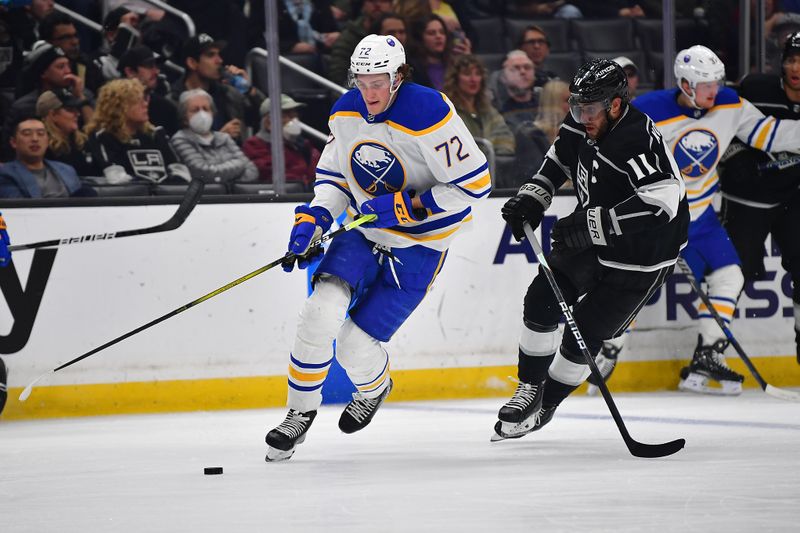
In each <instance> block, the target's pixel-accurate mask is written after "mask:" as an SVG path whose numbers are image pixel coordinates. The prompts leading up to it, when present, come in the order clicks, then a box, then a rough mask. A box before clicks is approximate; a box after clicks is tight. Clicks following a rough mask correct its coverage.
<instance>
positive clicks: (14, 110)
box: [0, 41, 93, 160]
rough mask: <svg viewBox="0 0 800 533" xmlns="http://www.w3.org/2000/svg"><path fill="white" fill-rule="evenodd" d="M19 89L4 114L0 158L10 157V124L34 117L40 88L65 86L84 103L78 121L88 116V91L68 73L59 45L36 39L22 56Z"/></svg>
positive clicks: (83, 120)
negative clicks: (17, 94) (22, 118)
mask: <svg viewBox="0 0 800 533" xmlns="http://www.w3.org/2000/svg"><path fill="white" fill-rule="evenodd" d="M20 89H22V90H23V91H25V92H24V95H23V96H21V97H19V98H17V99H16V100H15V101H14V103H13V104H12V105H11V108H10V110H9V111H8V113H6V116H5V117H4V123H3V131H2V139H3V142H2V148H0V157H2V159H3V160H7V159H10V158H11V157H13V154H11V152H10V151H9V146H8V142H7V140H8V137H9V135H10V133H11V129H10V128H11V124H12V123H16V121H17V120H18V119H19V118H21V117H33V116H36V101H37V100H38V98H39V95H40V94H42V93H43V92H44V91H52V90H57V89H69V90H70V92H71V93H72V94H73V95H74V96H75V97H76V98H78V99H79V100H82V101H84V102H85V104H84V105H83V106H82V107H81V119H82V122H86V121H88V119H89V118H91V115H92V112H93V111H92V107H91V103H90V102H91V96H92V95H91V93H90V92H89V91H88V90H85V89H84V88H83V80H81V79H80V78H79V77H78V76H76V75H74V74H73V73H72V69H71V68H70V66H69V59H67V57H66V56H65V55H64V51H63V50H61V48H58V47H56V46H53V45H51V44H49V43H46V42H44V41H39V42H38V43H37V45H36V47H35V48H34V50H33V51H32V52H31V53H29V54H28V56H27V57H26V58H25V69H24V71H23V80H22V83H21V85H20Z"/></svg>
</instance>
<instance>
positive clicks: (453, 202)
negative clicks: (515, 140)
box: [311, 83, 492, 251]
mask: <svg viewBox="0 0 800 533" xmlns="http://www.w3.org/2000/svg"><path fill="white" fill-rule="evenodd" d="M328 124H329V126H330V130H331V135H330V137H329V138H328V144H327V145H326V146H325V149H324V150H323V151H322V156H321V157H320V160H319V163H318V164H317V177H316V182H315V184H314V200H313V201H312V202H311V205H312V206H322V207H325V208H326V209H328V210H329V211H330V212H331V214H332V215H334V216H335V217H338V216H339V214H341V213H342V212H343V211H345V210H346V211H347V215H348V220H350V219H352V218H353V217H355V216H356V215H357V214H358V213H360V212H361V211H360V206H361V204H363V203H364V202H366V201H367V200H370V199H372V198H375V197H376V196H380V195H382V194H394V193H395V192H398V191H401V190H406V191H409V190H413V191H415V193H416V195H417V196H420V197H421V198H422V201H423V204H424V205H425V206H426V208H427V211H428V217H427V218H426V219H425V220H423V221H420V222H411V223H407V224H402V225H398V226H394V227H391V228H381V229H377V228H362V227H359V228H357V229H358V231H361V232H362V233H363V234H364V235H365V236H366V237H367V238H368V239H369V240H371V241H373V242H375V243H377V244H380V245H383V246H387V247H398V248H405V247H409V246H414V245H423V246H426V247H429V248H432V249H435V250H438V251H444V250H446V249H447V248H448V246H449V245H450V242H451V241H452V239H453V237H454V234H455V233H456V232H457V231H458V230H459V229H460V228H461V227H462V226H464V225H466V224H468V223H469V222H471V220H472V214H471V207H470V205H471V204H472V203H474V202H476V201H478V200H480V199H481V198H485V197H486V196H488V195H489V192H490V191H491V189H492V182H491V176H490V175H489V168H488V165H487V163H486V157H485V156H484V155H483V152H481V151H480V149H479V148H478V146H477V144H476V143H475V140H474V139H473V137H472V135H471V134H470V132H469V131H468V130H467V128H466V126H465V125H464V122H463V121H462V120H461V119H460V118H459V116H458V114H457V113H456V111H455V109H454V108H453V104H452V103H451V102H450V101H449V100H448V99H447V97H446V96H444V94H442V93H440V92H438V91H436V90H433V89H429V88H427V87H423V86H421V85H417V84H414V83H403V84H402V85H401V86H400V89H399V90H398V92H397V97H396V98H395V101H394V103H393V104H392V105H391V106H390V107H389V109H388V110H387V111H385V112H384V113H381V114H379V115H375V116H372V115H369V113H368V112H367V108H366V105H365V103H364V100H363V98H362V97H361V94H360V93H359V91H358V90H357V89H353V90H351V91H349V92H348V93H346V94H344V95H342V97H341V98H339V100H338V101H337V102H336V104H335V105H334V106H333V110H332V111H331V116H330V120H329V123H328Z"/></svg>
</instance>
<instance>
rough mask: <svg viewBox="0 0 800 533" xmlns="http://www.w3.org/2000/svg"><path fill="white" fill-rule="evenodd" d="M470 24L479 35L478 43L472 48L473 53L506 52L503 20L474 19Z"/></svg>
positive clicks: (497, 18)
mask: <svg viewBox="0 0 800 533" xmlns="http://www.w3.org/2000/svg"><path fill="white" fill-rule="evenodd" d="M470 23H471V24H472V27H473V28H474V29H475V33H477V34H478V42H477V43H475V46H473V47H472V51H473V53H476V54H502V53H503V52H505V51H506V50H505V41H504V39H503V38H502V35H503V32H504V30H503V19H501V18H499V17H493V18H487V19H473V20H471V21H470Z"/></svg>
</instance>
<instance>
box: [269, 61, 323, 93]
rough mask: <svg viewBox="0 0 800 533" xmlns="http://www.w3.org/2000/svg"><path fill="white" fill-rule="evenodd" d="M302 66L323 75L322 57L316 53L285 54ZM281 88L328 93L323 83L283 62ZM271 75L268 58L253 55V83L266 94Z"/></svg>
mask: <svg viewBox="0 0 800 533" xmlns="http://www.w3.org/2000/svg"><path fill="white" fill-rule="evenodd" d="M284 57H285V58H286V59H289V60H291V61H293V62H295V63H297V64H298V65H300V66H301V67H305V68H307V69H308V70H311V71H313V72H315V73H317V74H320V75H322V76H324V75H325V73H324V72H322V59H321V58H319V57H318V56H316V55H314V54H286V55H285V56H284ZM280 68H281V90H282V91H283V92H285V93H291V92H292V91H294V90H297V89H307V90H317V91H324V92H326V93H327V89H323V88H322V86H321V85H319V84H318V83H316V82H315V81H313V80H311V78H308V77H306V76H304V75H303V74H300V73H299V72H297V71H296V70H293V69H291V68H289V67H287V66H286V65H283V64H281V65H280ZM268 79H269V77H268V76H267V58H266V57H264V56H261V55H256V56H254V57H253V84H254V85H255V86H256V87H257V88H258V89H259V90H261V91H262V92H263V93H264V94H268V93H269V81H268Z"/></svg>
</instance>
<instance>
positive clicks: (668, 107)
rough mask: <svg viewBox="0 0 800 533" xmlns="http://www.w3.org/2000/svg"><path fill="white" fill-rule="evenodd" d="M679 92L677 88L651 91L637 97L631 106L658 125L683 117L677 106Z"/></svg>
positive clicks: (681, 110) (679, 107)
mask: <svg viewBox="0 0 800 533" xmlns="http://www.w3.org/2000/svg"><path fill="white" fill-rule="evenodd" d="M679 91H680V89H677V88H676V89H662V90H660V91H652V92H649V93H646V94H643V95H641V96H637V97H636V98H635V99H634V100H633V102H632V104H633V105H634V107H636V108H637V109H638V110H639V111H641V112H643V113H644V114H646V115H647V116H648V117H650V118H651V119H652V120H653V122H655V123H656V124H658V123H659V122H664V121H667V120H670V119H673V118H676V117H680V116H685V115H684V112H683V109H682V108H681V106H679V105H678V92H679Z"/></svg>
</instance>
